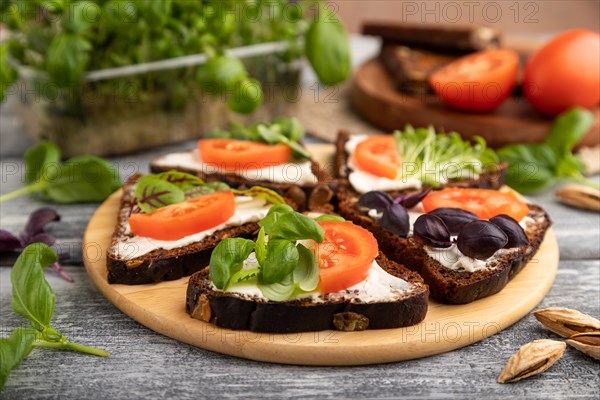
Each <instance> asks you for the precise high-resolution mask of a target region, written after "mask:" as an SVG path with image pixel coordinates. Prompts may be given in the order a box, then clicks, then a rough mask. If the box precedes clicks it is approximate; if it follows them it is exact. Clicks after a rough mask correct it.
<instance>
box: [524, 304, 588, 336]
mask: <svg viewBox="0 0 600 400" xmlns="http://www.w3.org/2000/svg"><path fill="white" fill-rule="evenodd" d="M533 315H534V316H535V318H536V319H537V320H538V321H540V322H541V323H542V324H543V325H544V326H545V327H546V328H548V329H550V330H551V331H552V332H554V333H556V334H557V335H560V336H562V337H564V338H570V337H571V336H573V335H576V334H578V333H584V332H600V321H598V320H597V319H596V318H594V317H591V316H589V315H587V314H583V313H581V312H579V311H577V310H572V309H570V308H561V307H550V308H545V309H543V310H537V311H535V312H534V313H533Z"/></svg>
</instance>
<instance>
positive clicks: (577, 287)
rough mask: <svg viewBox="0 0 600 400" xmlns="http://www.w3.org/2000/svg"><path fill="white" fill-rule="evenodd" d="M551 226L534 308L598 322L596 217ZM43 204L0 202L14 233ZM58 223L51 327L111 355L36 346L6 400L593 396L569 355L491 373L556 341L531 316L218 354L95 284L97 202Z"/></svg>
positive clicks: (14, 144)
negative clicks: (493, 325) (422, 335)
mask: <svg viewBox="0 0 600 400" xmlns="http://www.w3.org/2000/svg"><path fill="white" fill-rule="evenodd" d="M363 53H364V52H363ZM0 111H2V113H3V115H2V117H1V118H0V132H1V136H0V151H1V154H2V158H1V159H0V170H1V171H2V173H1V176H2V181H1V188H0V192H1V193H6V192H9V191H11V190H14V189H16V188H18V187H20V185H21V181H22V179H21V173H22V172H23V170H22V165H21V162H20V157H18V155H19V154H20V153H21V152H22V150H23V148H25V147H26V141H25V140H24V139H23V138H21V137H19V130H18V124H17V123H16V122H15V121H13V120H12V119H11V116H10V115H7V114H6V110H0ZM192 145H193V144H190V143H187V144H180V145H174V146H170V147H165V148H163V149H160V150H156V151H149V152H144V153H141V154H137V155H134V156H130V157H123V158H113V159H112V161H113V162H114V163H115V164H116V165H118V166H119V168H120V170H121V172H122V175H123V177H127V176H128V175H130V174H131V173H133V172H134V171H137V170H139V171H142V172H147V163H148V160H149V159H151V158H152V157H153V156H155V155H156V154H158V153H159V152H167V151H172V150H177V149H183V148H189V147H190V146H192ZM531 199H532V201H535V202H537V203H539V204H541V205H542V206H543V207H545V208H546V209H547V210H548V212H549V213H550V215H551V216H552V218H553V219H554V222H555V224H554V232H555V234H556V236H557V237H558V241H559V246H560V253H561V260H560V266H559V270H558V276H557V278H556V281H555V283H554V286H553V287H552V289H551V291H550V292H549V293H548V295H547V296H546V298H545V299H544V300H543V301H542V303H541V304H540V305H539V306H538V307H539V308H544V307H551V306H560V307H570V308H575V309H578V310H580V311H582V312H585V313H588V314H591V315H594V316H596V317H598V316H599V315H600V215H599V214H595V213H590V212H584V211H578V210H574V209H571V208H567V207H565V206H563V205H560V204H558V203H556V202H555V201H554V200H553V198H552V194H551V193H550V192H547V193H542V194H540V195H537V196H535V197H532V198H531ZM42 206H47V204H45V203H43V202H41V201H39V200H36V199H31V198H22V199H19V200H13V201H10V202H7V203H2V204H0V227H1V228H2V229H8V230H10V231H12V232H18V231H19V230H20V229H22V227H23V226H24V224H25V222H26V220H27V216H28V215H29V213H30V212H32V211H33V210H35V209H36V208H38V207H42ZM53 207H55V208H56V209H57V210H58V212H59V213H60V214H61V216H62V220H61V221H60V222H59V223H54V224H52V225H50V226H49V232H50V233H51V234H53V235H55V236H56V237H58V239H59V240H58V243H57V247H58V248H59V250H61V251H68V252H69V254H70V255H71V259H70V261H69V262H68V264H67V266H66V270H67V271H68V272H69V273H70V274H71V275H72V276H73V277H74V278H75V283H72V284H71V283H67V282H65V281H63V280H61V279H59V278H58V277H57V276H56V275H55V274H53V273H52V272H51V271H49V272H48V273H47V279H48V281H49V282H50V284H51V285H52V287H53V289H54V290H55V292H56V295H57V305H56V311H55V316H54V320H53V323H54V325H55V326H56V328H57V329H58V330H60V331H61V332H63V333H64V334H65V335H66V336H67V337H70V338H71V339H72V340H73V341H76V342H80V343H83V344H87V345H91V346H97V347H100V348H104V349H106V350H108V351H109V352H110V353H111V356H110V357H109V358H106V359H103V358H97V357H92V356H86V355H81V354H78V353H71V352H66V351H53V350H47V349H36V350H34V351H33V352H32V353H31V355H30V356H29V357H28V358H27V359H26V360H25V361H24V362H23V363H22V364H21V365H20V366H19V367H18V368H17V369H16V370H14V371H13V373H12V375H11V377H10V378H9V381H8V383H7V384H6V386H5V388H4V391H3V392H1V393H0V398H3V399H4V398H5V399H33V398H61V399H82V398H86V399H121V398H146V399H148V398H225V397H226V398H273V399H280V398H435V399H437V398H481V397H486V398H508V397H509V396H515V397H516V398H525V397H526V398H539V399H560V398H573V397H577V398H598V397H599V396H600V375H599V373H600V368H599V367H600V365H599V363H598V362H597V361H594V360H593V359H591V358H589V357H587V356H584V355H582V354H581V353H579V352H577V351H575V350H574V349H572V348H567V351H566V353H565V355H564V357H563V358H562V359H561V360H559V361H558V362H557V364H556V365H554V366H553V367H552V368H551V369H550V370H549V371H547V372H546V373H544V374H543V375H541V376H537V377H533V378H530V379H528V380H525V381H522V382H520V383H517V384H512V385H499V384H497V383H496V378H497V376H498V374H499V373H500V371H501V369H502V367H503V365H504V363H505V362H506V360H507V359H508V358H509V357H510V355H511V354H512V353H513V352H515V351H516V350H517V349H518V348H519V346H521V345H522V344H524V343H527V342H529V341H531V340H534V339H539V338H552V339H558V337H557V336H556V335H554V334H552V333H550V332H549V331H547V330H545V329H543V328H542V327H541V325H540V324H538V323H537V321H536V320H535V319H534V318H533V316H531V315H528V316H526V317H525V318H523V319H522V320H521V321H519V322H517V323H516V324H514V325H513V326H511V327H510V328H508V329H506V330H504V331H502V332H501V333H499V334H497V335H495V336H492V337H490V338H488V339H485V340H483V341H481V342H479V343H475V344H473V345H471V346H469V347H466V348H463V349H460V350H456V351H453V352H450V353H446V354H440V355H436V356H432V357H428V358H425V359H420V360H413V361H406V362H401V363H393V364H385V365H373V366H364V367H352V368H350V367H347V368H343V367H335V368H334V367H331V368H321V367H302V366H289V365H278V364H267V363H260V362H254V361H248V360H243V359H238V358H233V357H229V356H224V355H220V354H216V353H212V352H209V351H206V350H203V349H199V348H195V347H192V346H189V345H186V344H183V343H179V342H177V341H175V340H173V339H170V338H168V337H164V336H162V335H159V334H157V333H155V332H153V331H151V330H149V329H147V328H145V327H144V326H142V325H140V324H138V323H137V322H135V321H133V320H132V319H130V318H129V317H127V316H126V315H125V314H123V313H122V312H121V311H119V310H118V309H117V308H116V307H114V306H113V305H112V304H111V303H110V302H109V301H108V300H106V299H105V298H104V297H103V296H102V294H101V293H100V292H99V291H98V290H97V289H96V288H95V287H94V285H93V284H92V283H91V281H90V280H89V279H88V277H87V275H86V273H85V270H84V268H82V259H81V241H82V235H83V232H84V229H85V227H86V225H87V223H88V221H89V219H90V217H91V216H92V214H93V213H94V210H95V209H96V207H97V205H71V206H67V205H53ZM11 263H12V260H11V259H10V257H8V258H7V257H3V258H1V259H0V264H2V267H1V268H0V335H1V336H6V335H8V334H9V332H10V331H11V330H12V329H14V328H15V327H17V326H20V325H22V324H24V321H23V320H22V319H21V318H20V317H17V316H16V315H15V314H14V313H12V311H11V302H10V298H11V290H10V268H9V267H8V266H9V265H10V264H11Z"/></svg>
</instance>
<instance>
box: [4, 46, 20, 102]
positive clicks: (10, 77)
mask: <svg viewBox="0 0 600 400" xmlns="http://www.w3.org/2000/svg"><path fill="white" fill-rule="evenodd" d="M16 81H17V71H16V70H15V69H14V68H13V67H12V66H11V65H10V63H9V62H8V40H4V41H3V42H2V43H0V103H1V102H3V101H4V100H5V99H6V95H7V92H8V89H9V88H10V87H11V85H12V84H13V83H15V82H16Z"/></svg>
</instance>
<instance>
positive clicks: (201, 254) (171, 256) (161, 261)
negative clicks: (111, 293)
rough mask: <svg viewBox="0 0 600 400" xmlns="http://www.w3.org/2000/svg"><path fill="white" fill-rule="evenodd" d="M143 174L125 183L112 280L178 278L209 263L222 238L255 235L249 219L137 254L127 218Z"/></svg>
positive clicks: (110, 259)
mask: <svg viewBox="0 0 600 400" xmlns="http://www.w3.org/2000/svg"><path fill="white" fill-rule="evenodd" d="M140 178H141V174H136V175H134V176H132V177H131V178H129V179H128V180H127V181H126V182H125V184H124V185H123V195H122V197H121V203H120V207H119V213H118V216H117V221H116V226H115V230H114V233H113V235H112V239H111V245H110V247H109V248H108V251H107V269H108V282H109V283H122V284H127V285H138V284H145V283H153V282H161V281H169V280H176V279H179V278H181V277H184V276H188V275H191V274H192V273H194V272H196V271H198V270H200V269H201V268H204V267H205V266H206V265H208V262H209V260H210V255H211V253H212V250H213V249H214V247H215V246H216V245H217V244H218V243H219V242H220V241H221V240H223V239H225V238H230V237H241V238H248V239H250V238H253V237H256V233H257V231H258V225H257V224H256V222H249V223H245V224H242V225H239V226H232V227H228V228H225V229H221V230H217V231H215V232H214V233H212V234H210V235H208V236H206V237H204V238H203V239H202V240H200V241H196V242H192V243H189V244H186V245H183V246H180V247H177V248H173V249H168V250H167V249H164V248H156V249H154V250H152V251H148V252H141V253H142V254H140V255H137V254H136V253H138V252H140V245H138V244H136V243H135V242H132V238H133V237H134V235H133V234H132V233H131V232H130V230H129V224H128V218H129V216H130V215H131V213H132V210H134V209H135V208H136V203H137V199H136V196H135V186H136V183H137V181H138V180H139V179H140Z"/></svg>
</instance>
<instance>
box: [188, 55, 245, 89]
mask: <svg viewBox="0 0 600 400" xmlns="http://www.w3.org/2000/svg"><path fill="white" fill-rule="evenodd" d="M246 76H247V72H246V68H245V67H244V64H242V62H241V61H240V60H239V59H238V58H235V57H230V56H217V57H214V58H211V59H210V60H208V61H207V62H206V63H205V64H203V65H200V66H199V67H198V72H197V75H196V80H197V81H198V83H199V84H200V85H201V88H202V90H204V91H205V92H207V93H213V94H217V93H227V92H230V91H232V90H234V89H235V86H236V84H237V83H238V82H241V81H242V80H244V79H246Z"/></svg>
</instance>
